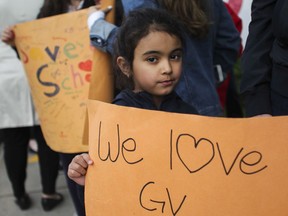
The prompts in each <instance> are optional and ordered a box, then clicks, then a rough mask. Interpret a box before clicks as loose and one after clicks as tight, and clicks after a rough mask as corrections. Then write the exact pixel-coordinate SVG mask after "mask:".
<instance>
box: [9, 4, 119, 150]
mask: <svg viewBox="0 0 288 216" xmlns="http://www.w3.org/2000/svg"><path fill="white" fill-rule="evenodd" d="M113 2H114V1H111V0H110V1H105V4H103V7H106V6H107V5H111V4H113ZM87 13H88V11H87V10H80V11H77V12H72V13H67V14H62V15H57V16H53V17H48V18H43V19H39V20H35V21H31V22H26V23H21V24H18V25H16V26H15V28H14V31H15V35H16V44H17V50H18V52H19V54H20V57H21V60H22V62H23V64H24V67H25V71H26V73H27V77H28V81H29V85H30V88H31V94H32V97H33V101H34V104H35V107H36V110H37V113H38V114H39V119H40V123H41V127H42V131H43V134H44V137H45V139H46V141H47V143H48V145H49V146H50V147H51V148H52V149H53V150H55V151H58V152H64V153H75V152H82V151H88V147H87V146H85V145H82V139H83V131H84V122H85V119H86V102H87V99H88V95H89V94H91V93H89V88H92V89H93V88H94V87H95V91H94V92H93V98H94V99H98V100H103V101H106V102H110V101H111V98H112V92H113V88H112V83H111V82H110V81H111V79H110V75H111V74H110V75H109V73H111V69H110V63H111V62H110V59H109V56H108V55H107V54H105V53H102V52H100V51H98V50H95V49H94V50H93V49H92V48H91V46H90V39H89V30H88V27H87ZM113 14H114V12H113V11H111V12H110V13H109V14H108V17H107V20H110V21H111V20H113V16H114V15H113ZM106 77H108V78H106ZM90 85H91V86H90Z"/></svg>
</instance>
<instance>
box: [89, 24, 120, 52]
mask: <svg viewBox="0 0 288 216" xmlns="http://www.w3.org/2000/svg"><path fill="white" fill-rule="evenodd" d="M114 29H116V26H115V25H113V24H111V23H109V22H107V21H105V20H104V19H99V20H97V21H95V22H94V24H93V25H92V27H91V30H90V41H91V44H92V46H94V47H96V48H98V49H100V50H102V51H104V52H110V51H111V49H112V44H113V42H109V41H110V40H111V39H109V38H110V37H113V35H111V32H115V31H113V30H114Z"/></svg>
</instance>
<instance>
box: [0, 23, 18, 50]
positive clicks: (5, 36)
mask: <svg viewBox="0 0 288 216" xmlns="http://www.w3.org/2000/svg"><path fill="white" fill-rule="evenodd" d="M1 40H2V41H3V42H4V43H7V44H9V45H10V46H15V34H14V31H13V27H12V26H9V27H7V28H6V29H4V31H3V32H2V35H1Z"/></svg>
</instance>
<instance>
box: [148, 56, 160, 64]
mask: <svg viewBox="0 0 288 216" xmlns="http://www.w3.org/2000/svg"><path fill="white" fill-rule="evenodd" d="M157 60H158V59H157V58H155V57H149V58H147V61H148V62H151V63H155V62H157Z"/></svg>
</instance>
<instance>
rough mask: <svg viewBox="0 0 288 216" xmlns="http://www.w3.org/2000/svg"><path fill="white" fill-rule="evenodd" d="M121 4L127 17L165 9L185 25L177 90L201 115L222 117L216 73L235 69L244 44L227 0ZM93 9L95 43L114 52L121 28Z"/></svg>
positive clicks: (149, 0) (152, 0)
mask: <svg viewBox="0 0 288 216" xmlns="http://www.w3.org/2000/svg"><path fill="white" fill-rule="evenodd" d="M119 1H120V0H119ZM116 2H117V1H116ZM121 3H122V6H123V11H124V16H126V15H127V13H128V12H129V11H131V10H134V9H136V8H161V9H163V10H166V11H169V13H170V14H173V15H175V16H176V17H177V19H178V20H179V22H181V23H183V24H184V26H185V28H183V30H182V32H183V34H184V40H185V45H184V46H183V48H184V49H183V51H184V53H185V55H184V58H183V67H182V75H181V79H180V81H179V84H178V85H177V87H176V92H177V93H178V95H179V96H180V97H181V98H182V99H183V100H184V101H185V102H187V103H189V104H191V105H192V106H193V107H195V108H196V109H197V111H198V112H199V114H201V115H206V116H222V115H223V110H222V107H221V104H220V101H219V97H218V93H217V91H216V83H217V82H216V76H215V75H216V74H219V77H221V76H220V75H221V74H222V73H221V72H222V71H223V73H224V74H225V73H227V72H229V71H232V69H233V66H234V64H235V63H236V60H237V58H238V50H239V46H240V36H239V32H238V31H237V29H236V28H235V26H234V23H233V21H232V19H231V17H230V15H229V13H228V11H227V9H226V7H225V5H224V2H223V0H181V1H175V0H137V1H135V0H121ZM92 9H93V8H91V10H90V12H91V13H90V16H89V18H88V25H89V28H90V39H91V43H92V45H93V46H95V47H97V48H99V49H101V50H103V51H107V52H109V53H111V54H113V52H114V50H113V46H112V44H113V40H114V36H115V33H116V32H117V28H116V27H115V25H112V24H111V23H108V22H106V21H105V20H104V19H103V17H104V16H105V14H104V13H103V12H102V18H101V11H99V10H97V8H94V11H93V10H92ZM116 12H117V10H116ZM214 65H219V66H221V69H222V70H220V67H219V66H217V69H218V68H219V70H217V73H215V72H216V70H215V67H214Z"/></svg>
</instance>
